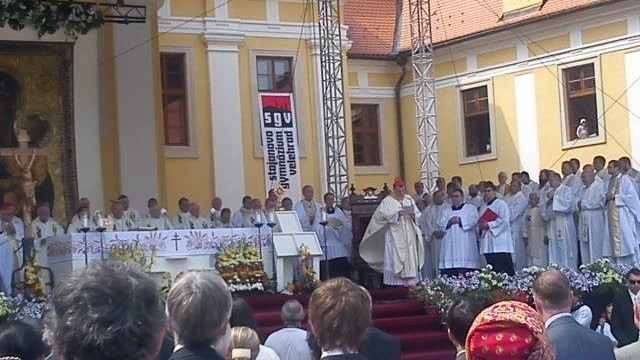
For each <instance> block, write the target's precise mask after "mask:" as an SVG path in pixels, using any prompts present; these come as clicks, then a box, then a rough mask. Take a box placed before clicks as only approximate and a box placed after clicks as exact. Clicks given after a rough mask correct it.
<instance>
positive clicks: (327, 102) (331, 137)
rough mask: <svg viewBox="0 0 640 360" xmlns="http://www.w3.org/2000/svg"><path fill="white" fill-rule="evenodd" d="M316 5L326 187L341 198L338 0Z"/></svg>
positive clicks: (345, 189) (344, 187)
mask: <svg viewBox="0 0 640 360" xmlns="http://www.w3.org/2000/svg"><path fill="white" fill-rule="evenodd" d="M317 6H318V28H319V30H320V31H319V36H320V39H319V40H320V41H319V43H320V74H321V86H322V104H321V106H322V118H323V119H322V121H323V125H324V126H323V128H324V136H325V153H326V162H327V188H328V189H329V191H330V192H332V193H334V194H335V195H336V197H337V198H338V199H341V198H342V197H344V196H347V195H349V175H348V167H347V141H346V140H347V139H346V131H345V115H344V83H343V75H342V29H341V27H340V0H317Z"/></svg>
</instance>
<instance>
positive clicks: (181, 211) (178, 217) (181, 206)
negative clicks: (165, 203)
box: [171, 197, 190, 230]
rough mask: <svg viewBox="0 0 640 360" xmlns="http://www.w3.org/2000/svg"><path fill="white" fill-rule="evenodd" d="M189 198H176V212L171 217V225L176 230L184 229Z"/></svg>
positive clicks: (187, 214) (187, 215)
mask: <svg viewBox="0 0 640 360" xmlns="http://www.w3.org/2000/svg"><path fill="white" fill-rule="evenodd" d="M189 204H190V202H189V199H187V198H185V197H183V198H180V200H178V212H177V213H176V214H175V215H174V216H173V217H172V218H171V225H172V226H173V228H174V229H176V230H181V229H186V226H187V224H186V220H187V218H188V217H189Z"/></svg>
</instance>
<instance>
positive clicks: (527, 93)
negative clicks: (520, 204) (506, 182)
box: [515, 73, 540, 178]
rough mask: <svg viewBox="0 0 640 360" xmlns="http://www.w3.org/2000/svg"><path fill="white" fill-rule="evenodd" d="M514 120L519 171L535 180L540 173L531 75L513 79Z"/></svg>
mask: <svg viewBox="0 0 640 360" xmlns="http://www.w3.org/2000/svg"><path fill="white" fill-rule="evenodd" d="M515 88H516V118H517V124H518V157H519V162H520V169H521V170H526V171H527V172H529V174H530V175H531V177H532V178H537V176H538V172H539V171H540V148H539V145H538V117H537V114H536V101H535V99H536V83H535V76H534V75H533V73H528V74H523V75H518V76H516V77H515Z"/></svg>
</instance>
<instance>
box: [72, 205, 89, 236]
mask: <svg viewBox="0 0 640 360" xmlns="http://www.w3.org/2000/svg"><path fill="white" fill-rule="evenodd" d="M85 217H86V218H87V221H86V225H87V226H86V227H87V228H88V229H89V230H93V229H95V228H96V224H95V223H94V222H93V219H92V218H91V216H89V208H88V207H87V206H85V205H80V207H78V211H77V212H76V214H75V215H73V217H72V218H71V222H70V223H69V226H68V227H67V234H78V233H81V232H82V231H81V229H82V228H84V227H85V223H84V218H85Z"/></svg>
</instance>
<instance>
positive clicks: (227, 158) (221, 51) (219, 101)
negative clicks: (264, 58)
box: [204, 33, 246, 208]
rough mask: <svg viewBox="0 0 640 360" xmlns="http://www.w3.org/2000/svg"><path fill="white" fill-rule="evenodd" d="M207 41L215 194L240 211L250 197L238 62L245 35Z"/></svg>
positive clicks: (212, 36)
mask: <svg viewBox="0 0 640 360" xmlns="http://www.w3.org/2000/svg"><path fill="white" fill-rule="evenodd" d="M204 38H205V41H206V43H207V53H208V57H209V86H210V88H211V91H210V93H211V128H212V131H213V134H212V139H213V149H212V152H213V168H214V174H215V179H214V184H215V192H216V193H217V194H218V195H220V196H224V201H225V203H227V204H230V205H231V207H232V208H236V207H238V206H240V205H241V200H242V197H243V196H245V195H246V191H245V186H244V182H245V173H244V149H243V140H242V138H243V136H242V122H241V119H242V113H241V105H240V68H239V63H238V45H239V44H240V43H241V42H242V41H243V40H244V35H241V34H236V33H217V34H210V35H209V34H207V35H205V37H204Z"/></svg>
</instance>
